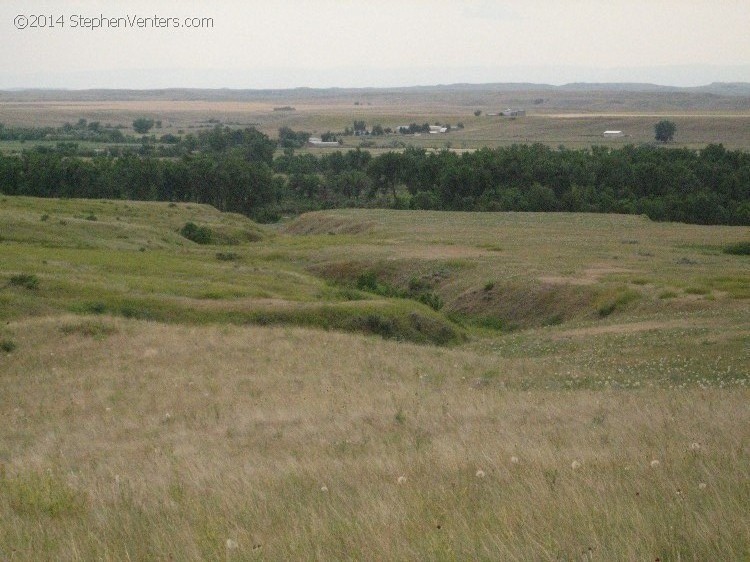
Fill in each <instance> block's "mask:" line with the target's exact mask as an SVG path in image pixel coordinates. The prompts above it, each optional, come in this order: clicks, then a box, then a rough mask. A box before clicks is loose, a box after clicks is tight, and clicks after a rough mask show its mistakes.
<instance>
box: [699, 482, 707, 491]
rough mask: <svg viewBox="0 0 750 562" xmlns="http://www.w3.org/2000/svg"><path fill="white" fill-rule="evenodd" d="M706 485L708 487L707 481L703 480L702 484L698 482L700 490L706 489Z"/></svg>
mask: <svg viewBox="0 0 750 562" xmlns="http://www.w3.org/2000/svg"><path fill="white" fill-rule="evenodd" d="M706 487H707V484H706V483H705V482H701V483H700V484H698V489H699V490H705V489H706Z"/></svg>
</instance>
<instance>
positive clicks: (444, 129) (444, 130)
mask: <svg viewBox="0 0 750 562" xmlns="http://www.w3.org/2000/svg"><path fill="white" fill-rule="evenodd" d="M447 132H448V127H442V126H440V125H430V134H433V135H435V134H437V133H447Z"/></svg>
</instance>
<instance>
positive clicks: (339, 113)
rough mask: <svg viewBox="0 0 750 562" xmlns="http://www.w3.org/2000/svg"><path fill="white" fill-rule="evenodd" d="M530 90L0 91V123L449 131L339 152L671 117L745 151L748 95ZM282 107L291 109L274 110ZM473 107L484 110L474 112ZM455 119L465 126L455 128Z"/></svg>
mask: <svg viewBox="0 0 750 562" xmlns="http://www.w3.org/2000/svg"><path fill="white" fill-rule="evenodd" d="M529 87H530V88H531V86H529ZM538 88H539V89H533V88H532V89H528V90H523V89H518V88H509V87H508V86H507V85H506V86H503V85H498V86H492V85H487V86H476V87H472V86H446V87H435V88H422V89H420V88H412V89H409V88H407V89H394V90H378V89H361V90H345V89H344V90H337V89H331V90H310V89H304V88H303V89H298V90H279V91H241V90H239V91H232V90H227V91H222V90H158V91H153V92H136V91H91V92H87V91H82V92H65V91H50V92H45V91H30V92H21V93H16V92H0V123H4V124H5V125H7V126H55V127H60V126H62V125H63V124H64V123H66V122H69V123H75V122H76V121H78V119H81V118H84V119H87V120H88V121H89V122H93V121H99V122H101V124H102V125H106V124H109V125H113V126H116V125H122V126H124V127H127V128H128V130H126V131H125V132H130V133H132V130H131V129H129V127H130V125H131V123H132V122H133V120H134V119H137V118H139V117H148V118H152V119H154V120H160V121H162V125H163V126H162V128H161V129H158V130H153V131H152V133H155V134H156V135H157V136H161V135H163V134H167V133H171V134H178V133H179V132H180V131H182V133H184V134H187V133H190V132H193V133H194V132H196V131H197V130H199V129H201V128H210V127H213V126H214V125H215V122H216V121H218V122H221V123H222V124H225V125H228V126H231V127H248V126H254V127H257V128H258V129H260V130H261V131H263V132H264V133H266V134H268V135H269V136H271V137H273V138H275V137H276V136H277V133H278V129H279V128H280V127H291V128H292V129H294V130H303V131H307V132H309V133H312V134H313V135H314V136H320V135H321V134H323V133H325V132H327V131H333V132H342V131H344V129H345V128H346V127H350V128H351V127H352V124H353V121H354V120H355V119H356V120H364V121H365V122H366V124H367V126H368V127H372V126H373V125H375V124H380V125H382V126H383V127H391V128H395V127H397V126H400V125H409V124H410V123H418V124H420V125H421V124H423V123H430V124H434V123H437V122H439V123H442V124H450V125H452V126H453V127H454V130H452V131H451V132H450V133H448V134H442V135H421V136H411V135H399V134H393V135H387V136H385V137H378V138H368V139H361V138H357V137H344V138H343V140H344V145H343V149H348V148H354V147H357V146H360V145H362V143H366V145H372V146H369V148H371V149H374V150H375V151H382V150H386V149H399V148H401V147H402V146H404V145H412V146H419V147H425V148H434V149H445V148H451V149H453V150H464V149H469V150H471V149H476V148H480V147H484V146H490V147H496V146H507V145H511V144H519V143H535V142H539V143H543V144H547V145H549V146H553V147H558V146H560V145H563V146H565V147H567V148H571V149H575V148H585V147H590V146H592V145H607V146H610V145H611V146H615V147H620V146H623V145H626V144H636V145H637V144H642V143H650V142H653V141H654V125H655V124H656V123H657V122H658V121H660V120H662V119H669V120H671V121H673V122H674V123H675V124H676V125H677V135H676V137H675V141H674V143H672V146H684V147H689V148H695V149H698V148H702V147H703V146H705V145H706V144H708V143H723V144H724V146H726V147H727V148H729V149H733V150H734V149H750V96H747V95H719V94H715V93H710V92H700V91H682V92H658V91H657V92H650V91H628V90H621V91H620V90H616V89H611V88H609V89H607V88H603V89H601V90H597V89H596V88H595V86H592V89H588V90H580V91H579V90H564V89H551V88H549V87H546V88H545V87H538ZM284 107H289V108H293V110H289V111H279V109H281V108H284ZM506 108H516V109H524V110H525V111H526V113H527V116H526V117H523V118H518V119H509V118H503V117H499V116H497V115H494V116H493V115H491V114H493V113H494V114H497V113H498V112H500V111H503V110H504V109H506ZM275 109H276V110H275ZM475 111H481V112H482V114H481V115H479V116H475V115H474V112H475ZM458 123H462V124H463V125H464V128H463V129H456V128H455V127H456V126H457V125H458ZM605 130H621V131H622V132H623V133H624V136H623V137H618V138H608V139H605V138H603V137H602V133H603V132H604V131H605ZM52 144H53V145H54V143H52ZM22 148H25V147H24V146H19V145H18V144H17V143H11V144H7V143H0V150H3V151H13V150H16V151H17V150H20V149H22ZM313 150H314V151H316V152H320V151H326V150H331V149H321V148H318V149H313Z"/></svg>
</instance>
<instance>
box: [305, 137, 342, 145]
mask: <svg viewBox="0 0 750 562" xmlns="http://www.w3.org/2000/svg"><path fill="white" fill-rule="evenodd" d="M307 142H308V143H309V144H310V145H311V146H340V145H339V142H338V141H324V140H323V139H321V138H319V137H310V139H309V140H308V141H307Z"/></svg>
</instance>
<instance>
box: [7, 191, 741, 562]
mask: <svg viewBox="0 0 750 562" xmlns="http://www.w3.org/2000/svg"><path fill="white" fill-rule="evenodd" d="M189 222H192V223H194V224H196V225H198V226H200V227H204V228H207V229H209V230H210V231H211V233H212V234H213V236H212V238H211V239H212V243H211V244H197V243H195V242H193V241H191V240H189V239H187V238H185V237H184V236H182V235H181V233H180V232H181V229H182V228H183V226H184V225H185V224H187V223H189ZM748 239H750V231H749V230H748V229H747V228H746V227H725V226H710V227H708V226H695V225H684V224H675V223H655V222H651V221H649V220H648V219H646V218H644V217H640V216H621V215H589V214H552V213H550V214H535V213H458V212H455V213H453V212H451V213H448V212H445V213H441V212H427V211H424V212H420V211H387V210H369V209H368V210H362V209H359V210H336V211H323V212H316V213H308V214H306V215H302V216H300V217H297V218H295V219H288V220H285V221H282V222H281V223H280V224H277V225H258V224H255V223H253V222H252V221H250V220H248V219H247V218H245V217H242V216H240V215H233V214H225V213H220V212H218V211H216V210H215V209H213V208H211V207H207V206H202V205H194V204H184V203H179V204H175V203H143V202H134V201H85V200H54V199H33V198H24V197H9V196H3V197H0V264H2V267H1V268H0V320H2V323H1V324H0V420H1V421H0V559H2V560H6V559H7V560H170V559H173V560H744V559H748V558H750V523H749V522H748V518H747V512H748V506H750V451H748V446H749V439H750V408H749V407H748V404H750V389H749V388H748V383H749V382H750V381H749V379H750V262H749V261H748V257H747V256H746V255H734V254H732V253H727V252H726V251H725V250H726V249H727V248H729V247H731V246H732V245H736V244H738V243H742V242H746V241H748Z"/></svg>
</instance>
